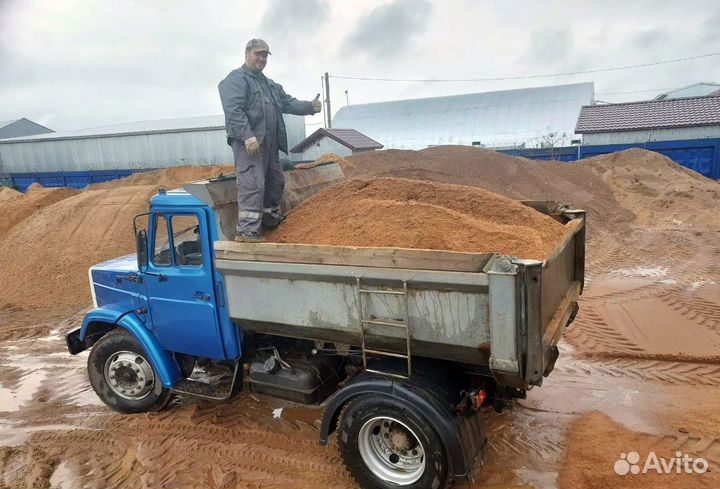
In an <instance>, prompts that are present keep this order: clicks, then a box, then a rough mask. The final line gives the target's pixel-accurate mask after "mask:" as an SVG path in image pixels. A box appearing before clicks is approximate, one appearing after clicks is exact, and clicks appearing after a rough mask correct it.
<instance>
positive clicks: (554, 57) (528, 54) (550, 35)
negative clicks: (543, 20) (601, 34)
mask: <svg viewBox="0 0 720 489" xmlns="http://www.w3.org/2000/svg"><path fill="white" fill-rule="evenodd" d="M529 45H530V47H529V48H528V50H527V51H525V53H524V54H523V55H522V56H521V58H520V62H521V63H528V64H532V65H536V66H537V65H540V66H544V67H548V66H553V67H554V66H567V62H568V61H570V60H572V54H573V35H572V32H571V31H570V29H556V28H547V29H534V30H533V31H531V32H530V39H529Z"/></svg>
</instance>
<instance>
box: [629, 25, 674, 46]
mask: <svg viewBox="0 0 720 489" xmlns="http://www.w3.org/2000/svg"><path fill="white" fill-rule="evenodd" d="M668 37H669V36H668V32H667V29H653V30H649V31H645V32H641V33H639V34H635V35H634V36H633V37H632V39H631V40H630V42H631V43H632V45H633V46H634V47H637V48H640V49H647V48H653V47H656V46H658V45H662V44H664V43H665V42H667V39H668Z"/></svg>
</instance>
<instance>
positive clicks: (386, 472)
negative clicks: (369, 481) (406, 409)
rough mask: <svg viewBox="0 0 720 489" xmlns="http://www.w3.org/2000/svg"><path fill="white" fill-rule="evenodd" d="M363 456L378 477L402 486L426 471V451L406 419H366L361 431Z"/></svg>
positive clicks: (414, 480) (359, 437) (359, 443)
mask: <svg viewBox="0 0 720 489" xmlns="http://www.w3.org/2000/svg"><path fill="white" fill-rule="evenodd" d="M358 448H359V449H360V456H361V457H362V459H363V462H365V465H366V466H367V468H368V469H370V471H371V472H372V473H373V474H375V475H376V476H377V477H378V478H380V479H382V480H384V481H388V482H392V483H393V484H397V485H399V486H407V485H410V484H413V483H415V482H417V481H418V479H420V477H422V475H423V473H424V472H425V450H424V448H423V445H422V443H420V440H419V439H418V437H417V435H415V433H414V432H413V430H411V429H410V427H408V425H406V424H405V423H403V422H402V421H399V420H397V419H395V418H391V417H387V416H383V417H376V418H372V419H370V420H368V421H366V422H365V424H364V425H363V426H362V428H360V433H359V434H358Z"/></svg>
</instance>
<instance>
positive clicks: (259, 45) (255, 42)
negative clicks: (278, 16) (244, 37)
mask: <svg viewBox="0 0 720 489" xmlns="http://www.w3.org/2000/svg"><path fill="white" fill-rule="evenodd" d="M248 49H249V50H251V51H252V52H253V53H259V52H261V51H267V52H268V54H272V53H271V52H270V46H268V43H266V42H265V41H263V40H262V39H250V40H249V41H248V43H247V45H246V46H245V50H248Z"/></svg>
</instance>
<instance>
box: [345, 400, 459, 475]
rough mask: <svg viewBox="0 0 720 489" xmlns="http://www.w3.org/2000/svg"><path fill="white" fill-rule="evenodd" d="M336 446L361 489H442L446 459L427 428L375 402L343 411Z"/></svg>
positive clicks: (408, 414) (412, 416)
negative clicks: (368, 488)
mask: <svg viewBox="0 0 720 489" xmlns="http://www.w3.org/2000/svg"><path fill="white" fill-rule="evenodd" d="M338 444H339V447H340V454H341V455H342V458H343V460H344V462H345V465H346V466H347V467H348V470H350V472H351V473H352V474H353V476H354V477H355V479H356V480H357V481H358V483H359V484H360V486H362V487H383V488H387V489H391V488H394V489H397V488H398V486H402V487H406V488H409V489H415V488H432V489H442V488H444V487H446V485H447V484H448V477H449V475H448V474H449V470H448V463H447V456H446V453H445V449H444V447H443V444H442V443H441V441H440V439H439V437H438V435H437V433H436V432H435V430H434V429H433V427H432V426H431V425H430V424H429V423H428V422H427V421H426V420H425V419H424V418H422V417H419V416H416V415H415V414H414V413H412V412H410V411H408V410H406V409H402V408H400V407H398V406H396V405H394V404H390V403H388V402H387V401H386V400H384V399H383V398H382V397H381V396H368V397H360V398H357V399H355V400H352V401H350V403H349V404H348V405H347V406H345V408H344V409H343V413H342V416H341V419H340V430H339V433H338Z"/></svg>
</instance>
